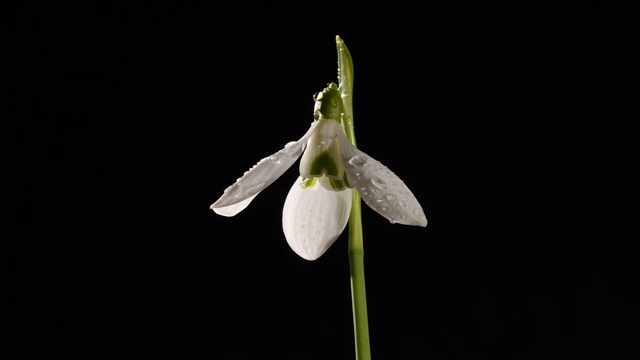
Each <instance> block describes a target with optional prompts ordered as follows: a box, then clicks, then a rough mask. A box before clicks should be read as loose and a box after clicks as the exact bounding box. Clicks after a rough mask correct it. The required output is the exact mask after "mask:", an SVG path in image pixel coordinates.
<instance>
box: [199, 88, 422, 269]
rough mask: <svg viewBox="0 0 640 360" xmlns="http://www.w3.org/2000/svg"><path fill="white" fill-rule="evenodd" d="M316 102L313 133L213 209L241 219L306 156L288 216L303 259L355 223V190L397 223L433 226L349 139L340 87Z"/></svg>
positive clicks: (395, 180)
mask: <svg viewBox="0 0 640 360" xmlns="http://www.w3.org/2000/svg"><path fill="white" fill-rule="evenodd" d="M314 100H315V107H314V121H313V122H312V123H311V127H310V128H309V130H308V131H307V132H306V133H305V134H304V135H303V136H302V137H301V138H300V139H299V140H298V141H295V142H290V143H288V144H287V145H286V146H285V147H284V148H283V149H282V150H280V151H278V152H276V153H275V154H273V155H270V156H267V157H265V158H264V159H262V160H260V161H259V162H258V163H257V164H256V165H255V166H253V167H252V168H251V169H249V170H248V171H247V172H245V174H244V175H243V176H242V177H240V178H239V179H238V180H237V181H236V182H235V183H234V184H233V185H231V186H230V187H228V188H227V189H226V190H225V191H224V193H223V194H222V196H221V197H220V198H219V199H218V200H217V201H216V202H215V203H213V205H211V209H213V211H215V212H216V213H217V214H220V215H223V216H234V215H236V214H237V213H239V212H240V211H242V210H244V209H245V208H246V207H247V206H248V205H249V203H250V202H251V201H252V200H253V199H254V198H255V197H256V196H257V195H258V194H259V193H260V192H261V191H262V190H264V189H265V188H266V187H267V186H269V185H270V184H272V183H273V182H274V181H275V180H276V179H277V178H279V177H280V176H281V175H282V174H283V173H284V172H285V171H286V170H287V169H289V168H290V167H291V166H292V165H293V163H294V162H295V161H296V160H297V159H298V158H299V157H300V155H302V159H301V160H300V177H299V178H298V180H296V181H295V182H294V184H293V186H292V187H291V190H290V191H289V194H288V195H287V198H286V200H285V203H284V209H283V214H282V227H283V231H284V234H285V237H286V239H287V242H288V243H289V245H290V246H291V248H292V249H293V251H295V252H296V253H297V254H298V255H299V256H301V257H302V258H304V259H307V260H315V259H317V258H319V257H320V256H321V255H322V254H323V253H324V252H325V251H326V250H327V249H328V248H329V247H330V246H331V245H332V244H333V243H334V242H335V241H336V239H337V238H338V237H339V236H340V234H341V233H342V231H343V230H344V228H345V226H346V224H347V222H348V219H349V212H350V209H351V201H352V196H351V191H352V189H353V190H355V191H357V192H358V193H359V194H360V196H361V197H362V199H363V200H364V201H365V203H367V205H369V206H370V207H371V208H372V209H373V210H375V211H376V212H377V213H379V214H380V215H382V216H384V217H385V218H387V219H388V220H389V221H390V222H392V223H399V224H405V225H417V226H423V227H424V226H427V218H426V217H425V215H424V212H423V210H422V207H421V206H420V204H419V203H418V200H416V198H415V196H414V195H413V194H412V193H411V191H410V190H409V188H408V187H407V186H406V185H405V184H404V182H403V181H402V180H401V179H400V178H399V177H398V176H396V175H395V174H394V173H393V172H392V171H391V170H389V169H388V168H387V167H386V166H384V165H383V164H381V163H380V162H379V161H377V160H375V159H374V158H372V157H371V156H369V155H367V154H366V153H364V152H362V151H360V150H358V149H357V148H356V147H354V146H353V145H352V144H351V142H350V141H349V140H348V139H347V137H346V135H345V132H344V129H343V125H342V121H344V117H343V115H344V105H343V102H342V99H341V96H340V92H339V90H338V87H337V85H336V84H334V83H330V84H329V85H328V86H327V87H326V88H325V89H324V90H323V91H322V92H320V93H318V94H316V95H314Z"/></svg>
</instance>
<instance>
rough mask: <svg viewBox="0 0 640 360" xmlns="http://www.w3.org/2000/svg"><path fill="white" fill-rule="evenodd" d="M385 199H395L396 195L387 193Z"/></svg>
mask: <svg viewBox="0 0 640 360" xmlns="http://www.w3.org/2000/svg"><path fill="white" fill-rule="evenodd" d="M387 200H389V201H396V196H395V195H393V194H389V195H387Z"/></svg>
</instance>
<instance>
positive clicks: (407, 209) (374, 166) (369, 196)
mask: <svg viewBox="0 0 640 360" xmlns="http://www.w3.org/2000/svg"><path fill="white" fill-rule="evenodd" d="M340 137H341V143H340V145H341V148H340V156H341V157H342V162H343V164H344V167H345V170H346V171H347V175H348V176H349V183H350V184H351V185H352V186H353V187H354V188H355V189H356V190H358V193H359V194H360V197H361V198H362V200H364V202H365V203H367V205H369V207H371V208H372V209H373V210H375V211H376V212H377V213H378V214H380V215H382V216H384V217H385V218H387V219H388V220H389V221H391V222H392V223H399V224H404V225H417V226H422V227H425V226H427V217H426V216H425V214H424V211H423V210H422V207H421V206H420V203H419V202H418V200H417V199H416V197H415V196H414V195H413V193H412V192H411V190H409V188H408V187H407V185H405V183H404V182H403V181H402V180H401V179H400V178H399V177H398V176H397V175H396V174H394V173H393V172H392V171H391V170H389V168H387V167H386V166H384V165H383V164H382V163H380V162H379V161H377V160H376V159H374V158H372V157H371V156H369V155H367V154H365V153H364V152H362V151H360V150H358V149H357V148H356V147H354V146H353V145H351V143H350V142H349V140H348V139H347V137H346V136H345V135H344V132H341V133H340Z"/></svg>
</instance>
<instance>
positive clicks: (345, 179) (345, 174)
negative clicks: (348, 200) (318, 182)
mask: <svg viewBox="0 0 640 360" xmlns="http://www.w3.org/2000/svg"><path fill="white" fill-rule="evenodd" d="M342 179H343V181H344V185H345V186H346V187H348V188H349V189H353V186H351V184H350V183H349V177H348V176H347V172H346V171H345V172H343V173H342Z"/></svg>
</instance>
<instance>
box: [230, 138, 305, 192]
mask: <svg viewBox="0 0 640 360" xmlns="http://www.w3.org/2000/svg"><path fill="white" fill-rule="evenodd" d="M293 144H295V141H292V142H290V143H288V144H287V145H285V147H284V149H282V150H280V151H278V152H277V153H275V154H273V155H270V156H267V157H265V158H263V159H262V160H260V161H258V163H257V164H255V165H253V166H252V167H251V168H250V169H249V170H247V171H245V172H244V174H243V175H242V176H241V177H239V178H238V179H236V182H235V183H234V184H233V185H231V186H229V187H228V188H226V189H225V190H224V193H223V198H224V199H225V201H224V203H229V204H231V203H234V202H235V200H234V199H239V198H242V199H245V198H247V197H250V196H253V195H255V194H257V193H259V192H260V191H262V190H263V189H264V188H265V187H267V186H269V185H270V184H271V183H272V182H273V181H274V180H275V179H274V178H273V176H272V175H274V174H275V173H279V174H278V175H277V176H279V175H281V174H282V173H284V172H285V171H286V170H287V169H288V168H289V166H290V165H291V163H293V162H294V161H295V160H296V159H297V156H295V154H289V153H290V151H289V150H290V149H291V145H293ZM292 155H293V156H292ZM258 171H259V172H260V173H261V176H259V177H258V176H251V177H249V175H250V174H251V173H253V172H258ZM264 179H268V180H264Z"/></svg>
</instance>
